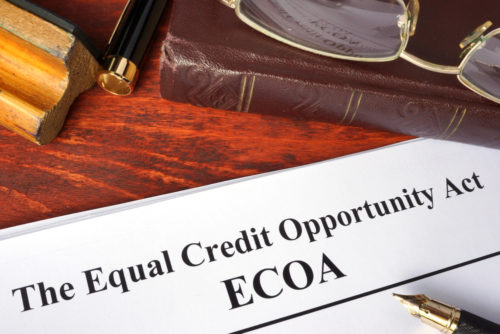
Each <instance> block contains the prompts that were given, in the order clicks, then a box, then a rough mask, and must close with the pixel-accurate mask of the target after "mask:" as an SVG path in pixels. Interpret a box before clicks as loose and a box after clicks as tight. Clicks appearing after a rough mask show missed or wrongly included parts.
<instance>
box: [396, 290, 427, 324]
mask: <svg viewBox="0 0 500 334" xmlns="http://www.w3.org/2000/svg"><path fill="white" fill-rule="evenodd" d="M392 295H393V296H394V298H396V299H397V300H398V301H399V302H400V303H401V304H403V306H404V307H405V308H406V309H407V310H408V312H410V314H411V315H413V316H415V317H417V318H420V307H421V306H422V304H425V303H426V302H427V301H428V300H429V298H427V297H426V296H424V295H415V296H405V295H399V294H397V293H393V294H392Z"/></svg>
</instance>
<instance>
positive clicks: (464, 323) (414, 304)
mask: <svg viewBox="0 0 500 334" xmlns="http://www.w3.org/2000/svg"><path fill="white" fill-rule="evenodd" d="M393 296H394V297H395V298H396V299H397V300H398V301H399V302H401V304H403V306H404V307H405V308H406V309H407V310H408V312H410V314H411V315H413V316H415V317H417V318H420V319H421V320H422V322H424V323H426V324H428V325H430V326H432V327H434V328H436V329H438V330H440V331H441V332H442V333H447V334H451V333H453V334H499V333H500V325H498V324H495V323H493V322H491V321H489V320H486V319H483V318H481V317H478V316H477V315H474V314H472V313H469V312H467V311H464V310H460V309H459V308H456V307H453V306H450V305H446V304H444V303H441V302H438V301H436V300H433V299H430V298H429V297H427V296H425V295H415V296H404V295H398V294H393Z"/></svg>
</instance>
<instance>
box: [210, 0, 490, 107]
mask: <svg viewBox="0 0 500 334" xmlns="http://www.w3.org/2000/svg"><path fill="white" fill-rule="evenodd" d="M218 1H219V2H221V3H222V4H224V5H226V6H228V7H230V8H232V9H234V10H235V13H236V16H237V17H238V18H239V19H240V20H241V21H243V22H244V23H246V24H247V25H249V26H250V27H252V28H253V29H255V30H257V31H259V32H261V33H263V34H264V35H266V36H268V37H271V38H273V39H275V40H277V41H280V42H282V43H285V44H288V45H290V46H293V47H295V48H298V49H301V50H305V51H308V52H311V53H315V54H319V55H322V56H326V57H330V58H336V59H343V60H353V61H361V62H372V63H373V62H387V61H392V60H396V59H398V58H402V59H404V60H406V61H408V62H410V63H412V64H413V65H416V66H418V67H420V68H423V69H425V70H428V71H432V72H437V73H443V74H454V75H456V76H457V78H458V80H459V81H460V82H461V83H462V84H463V85H464V86H465V87H467V88H469V89H470V90H472V91H473V92H475V93H477V94H479V95H481V96H483V97H485V98H487V99H489V100H491V101H494V102H496V103H500V98H498V97H495V96H493V95H491V94H489V93H488V92H486V91H485V90H483V89H480V88H479V87H477V86H476V85H474V84H473V83H471V82H470V81H468V80H467V79H466V78H465V77H464V76H463V70H464V68H465V66H466V65H467V63H468V61H469V60H470V58H471V57H472V56H473V55H474V53H475V52H476V51H478V50H479V49H481V48H482V47H483V46H484V44H485V43H486V41H487V40H488V39H489V38H491V37H493V36H494V35H497V34H500V28H499V29H495V30H493V31H491V32H490V33H489V34H487V35H484V32H485V31H486V30H487V29H488V28H489V27H491V25H492V23H491V22H490V21H487V22H485V23H484V24H482V25H481V26H479V27H478V28H477V29H475V30H474V31H473V32H472V33H471V34H470V35H469V36H467V37H466V38H465V39H464V40H463V41H462V42H461V43H460V47H461V48H462V49H464V51H463V52H462V54H461V57H462V58H463V59H462V62H461V63H460V65H458V66H448V65H439V64H435V63H432V62H428V61H426V60H423V59H421V58H419V57H417V56H415V55H412V54H410V53H408V52H406V47H407V46H408V42H409V40H410V37H411V36H413V35H414V34H415V31H416V28H417V21H418V14H419V12H420V3H419V0H409V1H408V5H406V4H405V2H404V1H403V0H396V1H397V2H398V3H399V4H400V5H401V7H402V8H403V9H404V15H403V16H402V17H401V18H400V20H399V22H398V25H399V26H400V27H401V47H400V48H399V50H398V51H397V53H396V54H394V55H393V56H390V57H383V58H362V57H352V56H344V55H339V54H336V53H333V52H326V51H322V50H318V49H314V48H311V47H308V46H304V45H302V44H300V43H296V42H293V41H290V40H288V39H286V38H283V37H281V36H279V35H278V34H275V33H273V32H271V31H269V30H267V29H265V28H263V27H262V26H260V25H259V24H257V23H255V22H254V21H252V20H250V19H249V18H247V17H246V16H245V15H244V14H242V12H241V10H240V3H241V1H242V0H218Z"/></svg>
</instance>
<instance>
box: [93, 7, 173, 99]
mask: <svg viewBox="0 0 500 334" xmlns="http://www.w3.org/2000/svg"><path fill="white" fill-rule="evenodd" d="M167 3H168V0H129V1H128V2H127V5H126V6H125V9H124V10H123V13H122V15H121V17H120V19H119V20H118V24H117V25H116V28H115V31H114V32H113V34H112V35H111V39H110V40H109V43H108V47H107V49H106V53H105V55H104V60H103V61H104V64H103V70H102V71H100V72H99V75H98V78H97V82H98V84H99V85H100V86H101V87H102V88H103V89H105V90H106V91H108V92H110V93H112V94H115V95H129V94H130V93H132V90H133V89H134V86H135V83H136V81H137V77H138V75H139V66H140V65H141V62H142V60H143V58H144V55H145V54H146V51H147V50H148V46H149V44H150V42H151V39H152V37H153V33H154V31H155V30H156V26H157V25H158V22H159V21H160V18H161V16H162V13H163V11H164V9H165V7H166V5H167Z"/></svg>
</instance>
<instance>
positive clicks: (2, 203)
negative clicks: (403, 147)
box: [0, 0, 409, 228]
mask: <svg viewBox="0 0 500 334" xmlns="http://www.w3.org/2000/svg"><path fill="white" fill-rule="evenodd" d="M36 3H38V4H40V5H42V6H44V7H46V8H48V9H50V10H52V11H53V12H55V13H57V14H59V15H62V16H65V17H66V18H68V19H70V20H72V21H73V22H75V23H77V24H78V25H79V26H80V27H81V28H82V29H83V30H84V31H85V32H86V33H87V34H88V35H89V36H90V37H91V38H92V39H93V40H94V41H95V43H96V44H97V45H98V46H99V47H101V48H104V47H105V45H106V42H107V40H108V38H109V36H110V34H111V32H112V30H113V27H114V24H115V23H116V20H117V19H118V17H119V15H120V12H121V10H122V8H123V6H124V5H125V3H126V1H125V0H120V1H118V0H107V1H81V0H78V1H75V0H73V1H59V0H39V1H36ZM165 32H166V27H165V20H164V19H163V20H162V23H161V27H160V29H159V31H158V33H157V34H156V38H155V41H154V44H153V47H152V48H151V51H150V53H149V55H148V56H147V59H146V62H145V64H144V66H143V68H142V75H141V78H140V80H139V83H138V85H137V88H136V90H135V93H134V94H133V95H132V96H130V97H126V98H123V97H115V96H110V95H107V94H106V93H105V92H104V91H102V90H100V89H99V88H97V87H95V88H93V89H91V90H90V91H88V92H86V93H84V94H83V95H82V96H80V97H79V98H78V100H77V101H76V103H75V104H74V105H73V106H72V108H71V111H70V115H69V116H68V119H67V122H66V124H65V127H64V129H63V131H62V132H61V134H60V136H59V137H58V138H57V139H56V140H55V141H54V142H53V143H51V144H49V145H47V146H43V147H40V146H36V145H34V144H32V143H30V142H28V141H26V140H25V139H23V138H21V137H19V136H17V135H15V134H13V133H11V132H9V131H7V130H6V129H3V128H2V129H0V228H5V227H9V226H14V225H19V224H23V223H27V222H31V221H36V220H40V219H45V218H50V217H55V216H61V215H65V214H69V213H74V212H79V211H83V210H88V209H93V208H98V207H103V206H108V205H112V204H118V203H123V202H127V201H132V200H136V199H141V198H145V197H150V196H154V195H159V194H164V193H169V192H174V191H178V190H182V189H187V188H192V187H198V186H202V185H206V184H211V183H215V182H219V181H223V180H228V179H233V178H237V177H241V176H246V175H252V174H258V173H263V172H267V171H272V170H277V169H283V168H287V167H293V166H298V165H303V164H307V163H311V162H315V161H320V160H325V159H329V158H334V157H339V156H342V155H346V154H350V153H354V152H359V151H363V150H367V149H371V148H376V147H380V146H383V145H388V144H391V143H395V142H398V141H402V140H406V139H409V137H406V136H401V135H396V134H391V133H386V132H377V131H369V130H364V129H361V128H355V127H342V126H335V125H331V124H326V123H318V122H303V121H294V120H290V119H284V118H278V117H270V116H261V115H256V114H243V113H234V112H225V111H220V110H212V109H202V108H196V107H192V106H189V105H183V104H176V103H171V102H168V101H165V100H163V99H161V98H160V93H159V55H160V52H159V51H160V40H161V36H162V35H164V34H165ZM366 168H369V166H367V167H366Z"/></svg>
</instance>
